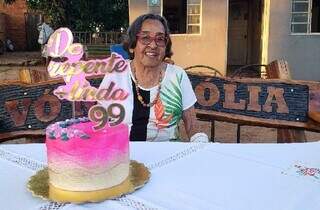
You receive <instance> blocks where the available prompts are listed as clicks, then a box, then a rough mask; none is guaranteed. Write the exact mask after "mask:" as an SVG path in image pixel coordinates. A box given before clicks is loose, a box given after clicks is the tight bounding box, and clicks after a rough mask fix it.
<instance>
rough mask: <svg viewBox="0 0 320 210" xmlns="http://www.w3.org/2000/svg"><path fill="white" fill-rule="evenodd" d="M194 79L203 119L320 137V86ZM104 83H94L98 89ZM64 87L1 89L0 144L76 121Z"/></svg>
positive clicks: (83, 107)
mask: <svg viewBox="0 0 320 210" xmlns="http://www.w3.org/2000/svg"><path fill="white" fill-rule="evenodd" d="M189 77H190V80H191V83H192V85H193V88H194V90H195V92H196V95H197V99H198V102H197V103H196V105H195V107H196V109H197V114H198V115H206V116H207V117H209V118H210V117H211V118H212V119H215V120H222V121H227V122H239V123H241V122H243V123H246V124H252V125H262V126H270V127H292V128H303V129H307V130H313V131H320V126H319V125H320V123H319V121H320V120H319V119H318V118H319V113H320V93H319V90H320V83H317V82H306V81H289V80H262V79H228V78H221V77H203V76H195V75H190V76H189ZM101 80H102V78H101V77H100V78H99V77H95V78H91V79H89V81H90V83H91V85H92V86H94V87H98V86H99V84H100V83H101ZM61 84H64V82H63V81H62V80H55V81H50V82H41V83H37V84H31V85H27V84H22V83H11V84H0V139H5V138H12V137H17V136H26V135H35V134H44V129H45V128H46V127H47V126H48V125H49V124H51V123H53V122H56V121H61V120H65V119H68V118H71V117H72V115H73V108H72V103H73V102H69V101H66V100H59V99H58V98H57V97H56V96H55V95H53V94H52V91H53V90H54V89H56V88H57V87H58V86H60V85H61ZM93 104H94V103H92V102H91V103H90V102H76V104H75V109H76V110H75V115H76V116H87V112H88V110H89V108H90V107H91V106H92V105H93ZM311 117H312V118H313V119H314V120H312V119H311ZM317 119H318V122H316V120H317Z"/></svg>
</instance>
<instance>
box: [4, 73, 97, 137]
mask: <svg viewBox="0 0 320 210" xmlns="http://www.w3.org/2000/svg"><path fill="white" fill-rule="evenodd" d="M101 80H102V78H101V77H100V78H94V79H91V80H90V83H91V84H92V85H93V86H95V87H98V86H99V84H100V83H101ZM61 84H64V82H63V81H62V80H56V81H50V82H42V83H37V84H33V85H27V84H22V83H12V84H0V139H5V138H11V137H17V136H27V135H42V134H44V129H45V128H46V127H47V126H48V125H49V124H51V123H53V122H56V121H62V120H65V119H70V118H72V117H73V115H75V116H79V117H80V116H87V115H88V110H89V108H90V107H91V106H92V105H94V104H95V103H94V102H82V101H81V102H70V101H67V100H59V99H58V97H57V96H55V95H54V94H53V93H52V92H53V90H55V89H56V88H57V87H58V86H60V85H61ZM72 103H74V109H73V104H72ZM73 112H75V113H73ZM9 133H10V135H9Z"/></svg>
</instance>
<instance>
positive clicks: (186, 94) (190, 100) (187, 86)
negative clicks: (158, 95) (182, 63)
mask: <svg viewBox="0 0 320 210" xmlns="http://www.w3.org/2000/svg"><path fill="white" fill-rule="evenodd" d="M181 92H182V108H183V110H186V109H188V108H190V107H191V106H193V105H194V104H195V103H196V102H197V98H196V95H195V93H194V91H193V88H192V85H191V82H190V79H189V77H188V75H187V73H186V72H185V71H184V70H183V71H182V80H181Z"/></svg>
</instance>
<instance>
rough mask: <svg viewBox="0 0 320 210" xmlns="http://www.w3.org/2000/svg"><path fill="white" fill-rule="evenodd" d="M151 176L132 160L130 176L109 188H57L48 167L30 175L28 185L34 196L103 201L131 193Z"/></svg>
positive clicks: (62, 199) (55, 199)
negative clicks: (78, 190) (73, 189)
mask: <svg viewBox="0 0 320 210" xmlns="http://www.w3.org/2000/svg"><path fill="white" fill-rule="evenodd" d="M149 178H150V172H149V170H148V168H147V167H145V166H144V165H143V164H142V163H139V162H137V161H134V160H131V161H130V172H129V176H128V178H127V179H126V180H124V181H123V182H122V183H121V184H119V185H116V186H114V187H111V188H108V189H103V190H96V191H88V192H75V191H67V190H62V189H59V188H56V187H54V186H53V185H51V184H50V183H49V174H48V168H44V169H42V170H40V171H38V172H37V173H36V174H35V175H33V176H32V177H30V179H29V181H28V184H27V187H28V190H29V191H30V192H31V193H32V194H33V196H35V197H40V198H42V199H45V200H52V201H56V202H72V203H85V202H101V201H104V200H107V199H113V198H117V197H120V196H122V195H124V194H128V193H131V192H133V191H135V190H137V189H139V188H141V187H143V186H144V185H145V183H147V181H148V180H149Z"/></svg>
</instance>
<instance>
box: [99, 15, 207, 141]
mask: <svg viewBox="0 0 320 210" xmlns="http://www.w3.org/2000/svg"><path fill="white" fill-rule="evenodd" d="M124 46H125V48H126V49H128V51H129V54H130V58H131V59H132V60H131V61H130V65H128V68H129V70H128V75H129V76H128V78H127V79H128V80H129V81H128V86H129V89H130V92H131V93H132V94H131V95H132V99H129V100H128V101H129V103H126V104H125V109H126V118H125V121H126V122H127V123H128V124H129V125H130V127H131V130H130V140H131V141H134V140H139V141H168V140H174V139H178V138H179V136H178V131H177V128H178V123H179V121H180V119H181V118H182V119H183V121H184V125H185V128H186V132H187V135H188V137H189V140H191V141H202V142H203V141H204V142H206V141H208V137H207V136H206V135H205V134H204V133H197V131H196V128H197V126H196V118H195V110H194V107H193V105H194V104H195V102H196V100H197V99H196V96H195V94H194V91H193V89H192V86H191V83H190V80H189V78H188V76H187V74H186V73H185V71H184V70H183V69H182V68H181V67H178V66H175V65H172V64H169V63H168V62H164V60H165V59H166V58H170V57H171V55H172V51H171V39H170V36H169V28H168V24H167V21H166V20H165V19H164V18H163V17H161V16H159V15H154V14H146V15H142V16H140V17H138V18H137V19H136V20H135V21H134V22H133V23H132V25H131V26H130V27H129V29H128V37H127V40H126V42H125V43H124ZM103 83H104V81H103V82H102V84H103ZM122 84H123V83H122Z"/></svg>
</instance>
